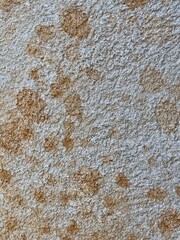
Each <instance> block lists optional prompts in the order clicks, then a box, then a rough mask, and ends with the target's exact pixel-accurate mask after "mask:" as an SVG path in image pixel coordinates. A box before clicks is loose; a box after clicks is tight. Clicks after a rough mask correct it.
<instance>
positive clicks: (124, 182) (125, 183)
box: [116, 173, 130, 188]
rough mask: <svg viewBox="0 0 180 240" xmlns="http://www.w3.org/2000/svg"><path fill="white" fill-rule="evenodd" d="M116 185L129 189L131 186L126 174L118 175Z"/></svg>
mask: <svg viewBox="0 0 180 240" xmlns="http://www.w3.org/2000/svg"><path fill="white" fill-rule="evenodd" d="M116 183H117V184H118V185H119V186H120V187H123V188H128V187H129V186H130V182H129V179H128V178H127V177H126V176H125V174H124V173H118V175H117V177H116Z"/></svg>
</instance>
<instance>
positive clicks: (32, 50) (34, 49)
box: [26, 43, 44, 59]
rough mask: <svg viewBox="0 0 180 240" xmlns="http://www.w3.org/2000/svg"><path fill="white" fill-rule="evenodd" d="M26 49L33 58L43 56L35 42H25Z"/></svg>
mask: <svg viewBox="0 0 180 240" xmlns="http://www.w3.org/2000/svg"><path fill="white" fill-rule="evenodd" d="M26 51H27V53H28V54H29V55H31V56H33V57H35V58H41V59H42V58H43V57H44V56H43V52H42V50H41V49H40V48H39V47H38V46H36V45H35V44H30V43H28V44H27V47H26Z"/></svg>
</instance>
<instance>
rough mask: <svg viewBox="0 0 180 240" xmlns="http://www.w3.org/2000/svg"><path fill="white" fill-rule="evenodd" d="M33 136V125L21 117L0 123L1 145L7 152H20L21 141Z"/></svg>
mask: <svg viewBox="0 0 180 240" xmlns="http://www.w3.org/2000/svg"><path fill="white" fill-rule="evenodd" d="M32 136H33V131H32V129H31V127H30V126H29V125H28V124H27V123H26V121H23V120H22V119H20V118H16V119H14V120H12V121H10V122H8V123H5V124H2V125H0V146H1V147H2V148H3V149H5V150H6V151H7V152H11V153H20V152H21V150H22V146H21V143H22V142H23V141H26V140H29V139H31V138H32Z"/></svg>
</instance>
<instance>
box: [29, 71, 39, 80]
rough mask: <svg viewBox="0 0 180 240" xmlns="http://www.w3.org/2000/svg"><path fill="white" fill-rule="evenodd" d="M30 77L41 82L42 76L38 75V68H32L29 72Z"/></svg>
mask: <svg viewBox="0 0 180 240" xmlns="http://www.w3.org/2000/svg"><path fill="white" fill-rule="evenodd" d="M29 75H30V77H31V78H32V79H33V80H36V81H37V80H39V79H40V76H39V73H38V69H37V68H32V69H31V70H30V72H29Z"/></svg>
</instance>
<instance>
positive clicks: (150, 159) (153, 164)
mask: <svg viewBox="0 0 180 240" xmlns="http://www.w3.org/2000/svg"><path fill="white" fill-rule="evenodd" d="M147 161H148V164H149V165H150V167H155V166H156V159H155V158H154V157H150V158H148V160H147Z"/></svg>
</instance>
